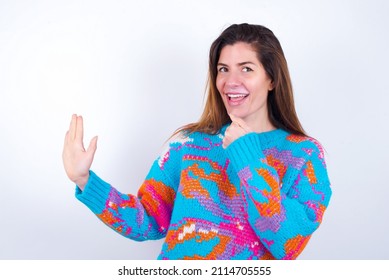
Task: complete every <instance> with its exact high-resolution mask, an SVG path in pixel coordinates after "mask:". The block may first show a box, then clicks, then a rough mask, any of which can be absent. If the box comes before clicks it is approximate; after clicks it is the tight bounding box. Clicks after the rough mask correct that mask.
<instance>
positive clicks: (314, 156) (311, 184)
mask: <svg viewBox="0 0 389 280" xmlns="http://www.w3.org/2000/svg"><path fill="white" fill-rule="evenodd" d="M307 142H308V143H309V148H306V149H305V148H304V147H302V145H300V144H301V143H299V145H298V147H299V148H298V149H305V150H306V151H308V152H307V153H306V157H305V158H303V159H302V158H299V159H298V161H297V162H294V163H293V164H290V166H288V169H289V170H288V172H287V174H283V178H280V175H279V174H278V173H277V170H275V169H274V168H273V167H272V166H271V165H270V164H268V162H267V158H266V156H265V155H264V153H263V151H262V148H261V142H260V140H259V137H258V135H257V134H256V133H250V134H247V135H245V136H243V137H241V138H239V139H237V140H236V141H234V142H233V143H232V144H231V145H230V146H229V147H228V148H227V150H226V152H227V155H228V157H229V158H230V160H231V163H232V165H233V167H234V169H235V171H236V172H237V174H238V176H239V179H240V181H241V195H242V198H243V200H244V202H245V207H246V211H247V215H248V220H249V223H250V225H251V226H252V228H253V229H254V231H255V232H256V234H257V236H258V237H259V239H260V240H261V242H262V243H263V245H264V246H265V247H266V248H267V249H268V251H269V252H270V253H271V254H272V256H273V257H274V258H276V259H295V258H297V256H298V255H299V254H300V253H301V252H302V250H303V249H304V247H305V246H306V244H307V242H308V240H309V239H310V237H311V235H312V233H313V232H314V231H315V230H316V229H317V228H318V227H319V225H320V223H321V220H322V217H323V213H324V211H325V209H326V207H327V205H328V202H329V199H330V197H331V188H330V183H329V179H328V176H327V171H326V167H325V163H324V159H323V158H322V156H321V154H320V150H319V148H318V146H317V145H314V144H313V143H312V142H310V141H307ZM296 145H297V144H296ZM292 158H293V155H292V154H290V156H289V159H288V160H290V161H291V160H292ZM273 166H274V165H273ZM286 177H288V178H286ZM286 181H289V182H286ZM283 184H284V185H283Z"/></svg>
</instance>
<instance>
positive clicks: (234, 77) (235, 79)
mask: <svg viewBox="0 0 389 280" xmlns="http://www.w3.org/2000/svg"><path fill="white" fill-rule="evenodd" d="M241 84H242V81H241V79H240V76H239V74H238V73H236V72H232V71H231V72H229V73H228V76H227V79H226V85H227V86H229V87H234V86H239V85H241Z"/></svg>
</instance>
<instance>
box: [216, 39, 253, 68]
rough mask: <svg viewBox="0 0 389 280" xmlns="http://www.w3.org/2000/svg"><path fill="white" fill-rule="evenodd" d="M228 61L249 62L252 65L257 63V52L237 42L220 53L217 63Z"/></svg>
mask: <svg viewBox="0 0 389 280" xmlns="http://www.w3.org/2000/svg"><path fill="white" fill-rule="evenodd" d="M228 61H231V62H233V61H237V62H242V61H250V62H253V63H259V61H258V58H257V52H256V51H255V49H254V48H253V46H252V45H251V44H248V43H244V42H237V43H235V44H233V45H226V46H224V47H223V48H222V50H221V52H220V57H219V62H222V63H223V62H228Z"/></svg>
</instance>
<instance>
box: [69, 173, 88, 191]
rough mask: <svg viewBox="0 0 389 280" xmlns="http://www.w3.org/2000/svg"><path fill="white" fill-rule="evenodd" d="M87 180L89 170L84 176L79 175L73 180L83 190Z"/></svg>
mask: <svg viewBox="0 0 389 280" xmlns="http://www.w3.org/2000/svg"><path fill="white" fill-rule="evenodd" d="M88 180H89V172H88V174H87V175H86V176H83V177H80V178H78V179H76V180H74V181H73V182H74V183H75V184H76V185H77V187H79V188H80V189H81V190H82V191H83V190H84V188H85V186H86V184H87V183H88Z"/></svg>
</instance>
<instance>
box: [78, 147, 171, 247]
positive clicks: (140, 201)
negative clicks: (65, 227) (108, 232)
mask: <svg viewBox="0 0 389 280" xmlns="http://www.w3.org/2000/svg"><path fill="white" fill-rule="evenodd" d="M166 155H168V156H169V162H166V161H167V156H166ZM173 161H174V159H173V156H172V155H171V154H170V150H168V152H167V153H165V157H163V156H161V157H160V158H158V159H157V160H155V162H154V163H153V165H152V167H151V169H150V171H149V173H148V175H147V176H146V179H145V181H144V182H143V184H142V185H141V187H140V188H139V191H138V194H137V195H136V196H135V195H132V194H123V193H121V192H119V191H118V190H117V189H115V188H114V187H112V186H111V185H110V184H108V183H107V182H105V181H103V180H102V179H101V178H99V177H98V176H97V175H96V174H95V173H94V172H93V171H89V174H90V176H89V180H88V183H87V184H86V186H85V188H84V191H81V190H80V189H79V188H78V187H76V197H77V199H78V200H80V201H81V202H82V203H84V204H85V205H86V206H87V207H88V208H89V209H90V210H91V211H92V212H93V213H94V214H95V215H96V216H97V217H98V218H99V219H100V220H101V221H103V222H104V223H105V224H106V225H107V226H109V227H110V228H112V229H113V230H115V231H116V232H118V233H120V234H122V235H123V236H125V237H128V238H130V239H133V240H137V241H144V240H148V239H160V238H163V237H164V236H165V235H166V232H167V229H168V227H169V224H170V218H171V213H172V209H173V204H174V199H175V196H176V189H177V186H176V183H175V180H174V179H173V178H171V177H170V176H169V169H172V168H174V165H175V164H177V163H176V162H173ZM162 163H163V165H162ZM172 172H174V171H172Z"/></svg>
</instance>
